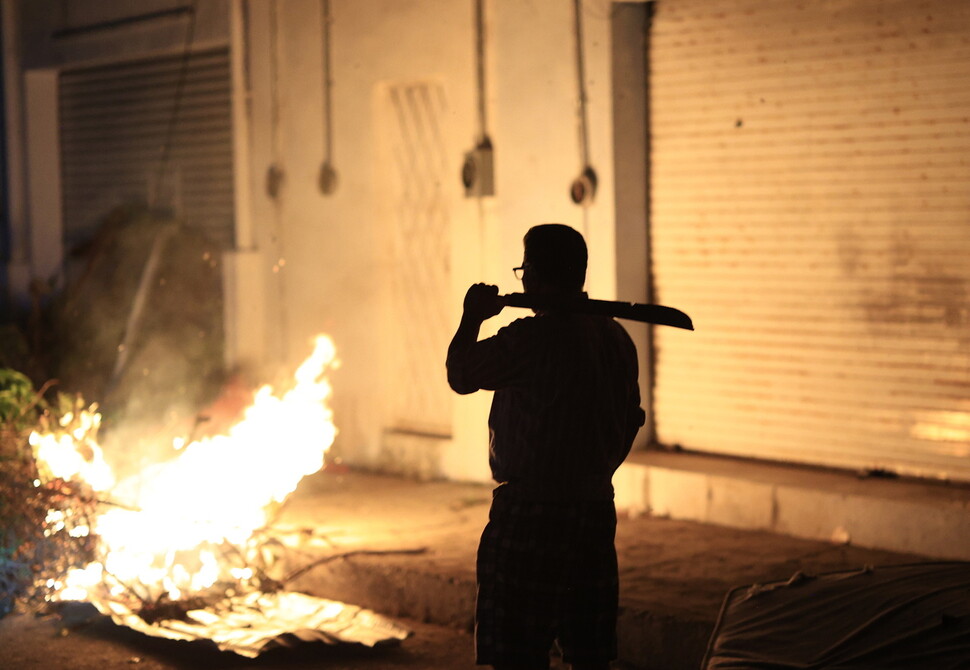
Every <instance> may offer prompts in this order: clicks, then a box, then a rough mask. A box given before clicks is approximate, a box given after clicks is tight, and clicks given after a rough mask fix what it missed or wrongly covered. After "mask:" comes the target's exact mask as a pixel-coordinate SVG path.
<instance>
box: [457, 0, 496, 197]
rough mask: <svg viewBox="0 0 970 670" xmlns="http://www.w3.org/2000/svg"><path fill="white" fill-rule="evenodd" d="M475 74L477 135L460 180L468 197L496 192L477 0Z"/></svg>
mask: <svg viewBox="0 0 970 670" xmlns="http://www.w3.org/2000/svg"><path fill="white" fill-rule="evenodd" d="M475 77H476V91H475V92H476V95H477V98H478V99H477V103H478V137H477V139H476V144H475V148H474V149H472V150H471V151H469V152H467V153H466V154H465V161H464V163H462V166H461V182H462V184H463V185H464V187H465V195H466V196H468V197H481V196H489V195H495V177H494V169H493V168H494V166H493V160H494V159H493V155H492V140H491V138H489V136H488V97H487V87H486V80H485V0H475Z"/></svg>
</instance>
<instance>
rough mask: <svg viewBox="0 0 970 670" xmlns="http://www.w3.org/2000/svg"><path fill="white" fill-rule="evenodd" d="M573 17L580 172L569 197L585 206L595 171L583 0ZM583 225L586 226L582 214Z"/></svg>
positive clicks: (576, 4)
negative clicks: (590, 135) (590, 136)
mask: <svg viewBox="0 0 970 670" xmlns="http://www.w3.org/2000/svg"><path fill="white" fill-rule="evenodd" d="M573 18H574V21H575V23H574V28H575V40H576V79H577V93H578V96H579V105H578V110H577V115H578V117H579V123H578V126H579V154H580V173H579V176H578V177H576V179H574V180H573V182H572V184H570V186H569V197H570V199H571V200H572V201H573V202H574V203H576V204H577V205H583V206H587V205H589V204H590V203H591V202H592V201H593V196H594V195H595V193H596V172H595V171H594V170H593V168H592V166H590V159H589V121H588V113H587V95H586V59H585V49H584V47H583V0H573ZM583 227H584V228H585V227H586V219H585V214H584V219H583Z"/></svg>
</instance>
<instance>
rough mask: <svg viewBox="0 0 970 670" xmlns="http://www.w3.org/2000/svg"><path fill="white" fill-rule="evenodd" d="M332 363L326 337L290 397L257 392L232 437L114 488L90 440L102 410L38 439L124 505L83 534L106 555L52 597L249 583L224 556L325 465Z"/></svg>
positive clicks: (43, 454) (68, 474)
mask: <svg viewBox="0 0 970 670" xmlns="http://www.w3.org/2000/svg"><path fill="white" fill-rule="evenodd" d="M336 365H337V361H336V350H335V347H334V344H333V341H332V340H331V339H330V338H329V337H326V336H318V337H317V338H316V341H315V347H314V350H313V353H312V354H311V355H310V357H309V358H307V360H306V361H304V362H303V364H302V365H300V367H299V369H298V370H297V371H296V373H295V380H296V384H295V386H294V387H293V388H292V389H291V390H289V391H287V392H285V393H284V394H283V395H282V396H277V395H275V394H274V391H273V389H272V388H271V387H269V386H264V387H262V388H260V389H259V390H258V391H257V392H256V393H255V395H254V399H253V403H252V405H251V406H249V407H248V408H247V409H246V411H245V413H244V416H243V419H242V420H241V421H240V422H239V423H237V424H236V425H235V426H233V427H232V428H230V429H229V431H228V433H227V434H226V435H217V436H214V437H211V438H204V439H201V440H198V441H195V442H191V443H189V444H185V445H181V446H180V445H176V447H177V448H179V446H180V449H179V451H178V455H177V456H176V457H175V458H174V459H172V460H170V461H167V462H165V463H160V464H156V465H153V466H151V467H149V468H146V469H145V470H144V471H142V472H141V473H139V474H138V475H136V476H134V477H131V478H129V479H126V480H123V481H121V482H117V483H116V482H115V477H114V475H113V473H112V472H111V469H110V468H109V467H108V466H107V464H106V463H105V461H104V458H103V453H102V451H101V448H100V447H99V446H98V445H97V443H96V442H94V440H93V439H91V437H90V435H89V433H90V432H91V430H92V429H96V428H97V426H98V425H99V423H100V416H99V415H98V414H97V413H96V411H94V409H95V408H92V410H90V411H86V412H82V413H81V415H80V416H71V417H69V418H68V417H65V419H66V421H62V428H63V427H65V426H67V425H68V424H73V425H76V426H79V427H78V428H76V429H75V430H73V431H65V430H61V431H56V432H50V433H45V434H38V433H34V434H33V435H31V438H30V439H31V444H32V445H33V446H34V448H35V450H36V454H37V457H38V460H39V461H42V462H43V464H45V465H46V467H47V468H48V469H49V471H50V472H51V474H52V475H53V476H54V477H59V478H62V479H66V480H69V479H72V478H76V479H81V480H83V481H85V482H87V483H88V484H90V485H91V487H92V488H94V489H95V491H98V492H99V493H101V494H106V496H107V497H108V498H109V499H110V500H111V501H112V502H114V503H116V505H114V506H111V507H102V508H100V509H101V511H100V512H99V514H98V515H97V517H96V518H95V519H94V520H93V523H92V524H91V526H92V527H91V528H90V529H86V530H88V531H89V532H91V533H94V534H95V535H96V536H97V538H98V540H99V544H98V554H99V555H98V560H97V561H95V562H92V563H90V564H88V565H87V566H86V567H85V568H84V569H80V570H71V571H70V572H69V573H68V574H67V575H65V576H64V578H63V580H59V581H53V583H49V584H48V586H49V587H50V589H51V592H52V593H51V598H52V599H61V600H69V599H70V600H80V599H86V598H87V597H88V596H89V595H90V594H91V593H92V590H93V589H105V588H109V589H110V591H111V593H112V594H113V595H120V594H122V592H124V591H126V590H130V591H134V592H135V593H137V594H138V595H139V597H140V598H143V599H149V598H150V599H153V600H157V599H158V598H159V597H160V596H162V595H167V596H168V597H169V598H171V599H172V600H178V599H179V598H181V597H184V596H185V595H187V594H191V593H198V592H200V591H203V590H205V589H207V588H209V587H211V586H212V585H213V584H215V583H216V582H217V581H235V582H242V581H245V580H247V579H250V578H252V577H253V571H252V570H251V569H250V568H248V567H245V566H240V565H238V564H232V562H230V561H227V560H226V559H225V557H224V555H223V553H224V551H225V549H226V547H237V548H238V547H240V546H242V545H244V544H245V543H246V541H247V540H248V539H249V538H250V537H252V535H253V533H254V531H256V530H257V529H259V528H262V527H264V526H265V525H266V523H267V521H268V507H270V506H271V505H272V504H273V503H281V502H283V501H284V500H285V499H286V497H287V496H288V495H289V494H290V493H292V492H293V491H294V489H295V488H296V486H297V484H298V483H299V481H300V480H301V479H302V478H303V477H304V476H306V475H309V474H312V473H314V472H316V471H318V470H319V469H320V468H321V467H323V464H324V457H325V454H326V452H327V450H328V449H329V448H330V446H331V444H332V443H333V440H334V438H335V436H336V433H337V430H336V427H335V426H334V423H333V419H332V411H331V410H330V408H329V406H328V401H329V396H330V393H331V387H330V383H329V381H328V379H327V376H326V373H327V372H328V371H329V370H330V369H332V368H334V367H335V366H336ZM76 419H78V420H76ZM49 521H51V520H49ZM53 521H54V522H56V520H53ZM75 530H77V529H75Z"/></svg>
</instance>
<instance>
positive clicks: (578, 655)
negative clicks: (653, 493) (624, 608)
mask: <svg viewBox="0 0 970 670" xmlns="http://www.w3.org/2000/svg"><path fill="white" fill-rule="evenodd" d="M504 489H506V487H499V488H498V489H496V492H495V496H494V499H493V501H492V509H491V512H490V514H489V522H488V525H487V526H486V527H485V530H484V532H483V533H482V540H481V544H480V545H479V548H478V602H477V605H476V621H475V650H476V657H477V662H478V664H480V665H496V664H506V663H519V664H523V663H525V664H530V665H533V664H534V665H535V666H537V667H545V665H544V664H548V662H549V651H550V648H551V647H552V643H553V640H555V639H558V641H559V646H560V648H561V649H562V651H563V660H564V661H565V662H567V663H574V662H602V661H610V660H613V659H614V658H616V613H617V600H618V578H617V565H616V549H615V547H614V537H615V535H616V510H615V508H614V506H613V501H612V500H609V501H597V502H525V501H522V500H517V499H515V497H514V496H512V495H510V494H509V492H508V491H506V490H504Z"/></svg>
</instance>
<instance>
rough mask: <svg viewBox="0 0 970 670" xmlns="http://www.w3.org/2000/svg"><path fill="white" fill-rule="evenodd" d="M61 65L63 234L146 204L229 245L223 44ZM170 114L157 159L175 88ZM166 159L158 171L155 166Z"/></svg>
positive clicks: (79, 235)
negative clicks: (75, 65)
mask: <svg viewBox="0 0 970 670" xmlns="http://www.w3.org/2000/svg"><path fill="white" fill-rule="evenodd" d="M183 63H184V61H183V56H182V55H181V54H178V55H174V56H164V57H156V58H152V59H147V60H137V61H128V62H122V63H113V64H110V65H102V66H98V67H89V68H82V69H71V70H65V71H63V72H62V73H61V75H60V86H59V97H60V101H59V105H60V110H59V111H60V125H61V139H60V141H61V156H62V173H63V174H62V177H63V196H62V197H63V208H64V236H65V242H66V244H67V245H68V246H71V245H73V244H76V243H78V242H81V241H83V240H85V239H87V238H88V237H90V236H91V234H92V233H93V232H94V230H95V229H96V228H97V226H98V224H99V223H100V221H101V220H102V219H103V218H104V216H105V215H106V214H108V213H109V212H110V211H111V210H112V209H113V208H115V207H117V206H118V205H122V204H137V205H144V204H147V203H149V202H154V203H156V204H162V205H164V206H166V207H168V208H171V209H172V210H173V212H174V214H175V215H176V216H178V217H179V218H181V219H182V220H183V221H184V222H185V224H186V225H187V226H189V227H191V228H194V229H198V230H202V231H204V232H205V233H206V234H207V235H208V236H209V237H210V238H212V239H213V240H214V241H216V242H218V243H220V244H221V245H223V246H226V247H228V246H230V245H231V244H232V230H233V223H232V219H233V192H232V189H233V180H232V139H231V117H230V104H229V101H230V79H229V58H228V52H227V51H226V49H218V50H210V51H204V52H196V53H192V54H191V55H190V56H189V58H188V62H187V64H186V66H185V79H184V81H183V82H182V84H181V91H179V80H180V77H181V76H182V72H183ZM177 94H180V95H181V102H180V103H179V105H178V112H177V117H176V119H177V122H176V123H175V125H174V127H173V132H171V145H170V147H169V150H168V157H167V160H165V145H166V141H167V140H168V139H169V135H170V132H169V129H170V126H171V119H172V116H173V111H174V109H175V100H176V95H177ZM163 163H164V166H165V169H164V170H162V169H161V166H162V164H163Z"/></svg>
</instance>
